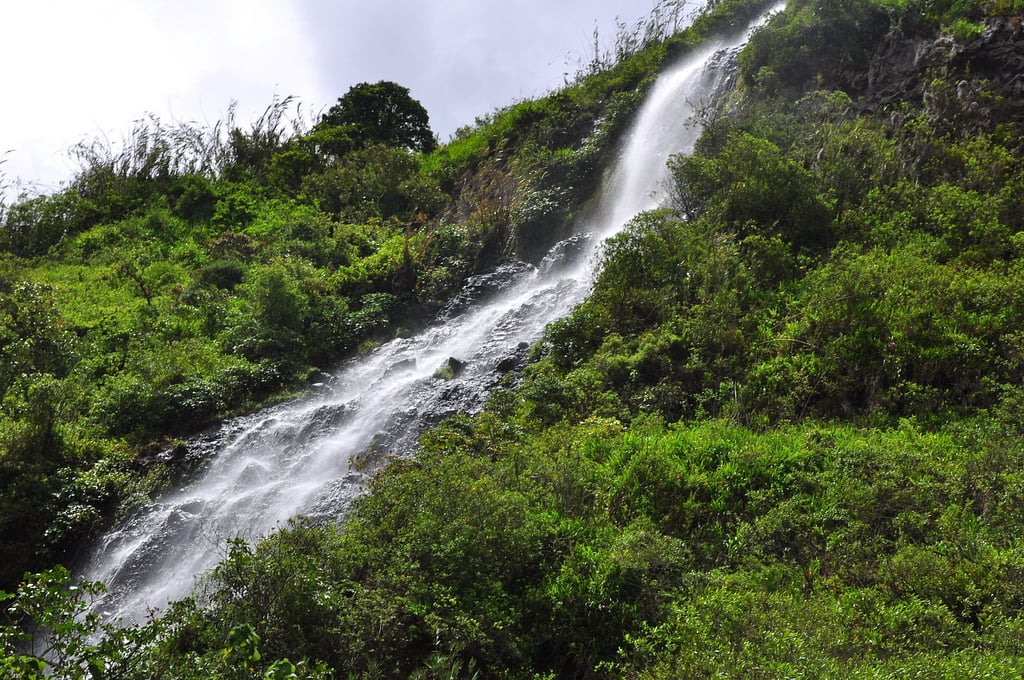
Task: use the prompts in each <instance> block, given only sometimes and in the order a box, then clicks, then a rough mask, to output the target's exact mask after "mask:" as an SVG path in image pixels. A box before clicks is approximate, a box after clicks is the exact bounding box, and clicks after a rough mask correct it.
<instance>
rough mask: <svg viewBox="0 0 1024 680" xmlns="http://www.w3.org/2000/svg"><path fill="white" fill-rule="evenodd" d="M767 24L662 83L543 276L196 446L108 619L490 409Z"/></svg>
mask: <svg viewBox="0 0 1024 680" xmlns="http://www.w3.org/2000/svg"><path fill="white" fill-rule="evenodd" d="M754 27H755V26H751V27H750V29H749V30H748V31H747V32H745V33H744V34H743V35H741V36H737V37H736V38H735V39H734V40H731V41H723V42H720V43H715V44H711V45H708V46H707V47H705V48H703V49H702V50H700V51H699V52H697V53H694V54H690V55H688V56H687V57H686V58H685V59H683V60H682V61H681V62H680V63H679V64H677V65H676V66H674V67H673V68H671V69H669V70H667V71H666V72H665V73H664V74H662V76H660V77H659V79H658V80H657V82H656V83H655V84H654V86H653V88H652V90H651V92H650V93H649V95H648V97H647V99H646V100H645V103H644V104H643V106H642V107H641V109H640V111H639V112H638V113H637V116H636V120H635V122H634V124H633V128H632V130H631V132H630V133H629V135H628V137H627V138H626V140H625V141H624V144H623V147H622V152H621V155H620V157H619V159H618V161H617V162H616V165H615V168H614V169H613V171H612V172H611V174H610V175H609V176H608V178H607V179H606V182H605V185H604V187H603V189H602V193H601V198H600V199H599V204H598V207H597V209H596V211H595V214H594V216H593V217H592V218H591V219H590V220H588V221H587V223H586V224H585V225H583V226H584V230H581V235H580V236H577V237H575V238H574V239H570V241H569V242H568V243H567V242H563V243H561V244H559V245H558V246H556V247H555V248H554V249H553V250H552V252H551V253H550V254H549V257H548V258H547V259H546V260H545V262H543V263H542V264H541V266H539V267H530V266H528V265H524V264H518V265H507V266H505V267H503V268H500V269H499V270H498V271H496V272H495V273H494V274H492V275H489V276H488V277H481V278H477V279H474V280H473V281H471V282H470V285H469V286H467V289H466V291H465V292H466V295H464V296H461V297H460V298H457V299H456V300H453V302H452V304H450V305H449V307H448V308H447V309H446V310H444V311H443V312H442V313H441V314H440V315H439V316H438V320H437V322H436V323H435V324H434V325H433V326H432V327H431V328H429V329H427V330H426V331H425V332H423V333H421V334H420V335H418V336H416V337H412V338H405V339H398V340H394V341H392V342H390V343H387V344H386V345H383V346H381V347H380V348H378V349H377V350H375V351H374V352H372V353H371V354H369V355H368V356H366V357H363V358H360V359H359V360H357V361H354V362H351V363H349V364H347V365H345V366H343V367H342V368H341V369H340V370H339V373H338V375H337V376H336V377H335V378H334V379H332V380H331V381H330V382H329V383H327V384H326V385H324V386H322V387H321V388H320V389H319V392H318V393H317V394H315V395H313V396H311V397H308V398H305V399H302V400H299V401H295V402H291V403H287V404H282V405H279V406H276V407H273V408H270V409H267V410H264V411H261V412H258V413H256V414H253V415H250V416H246V417H242V418H237V419H234V420H232V421H230V422H227V423H225V424H224V425H223V426H222V427H220V428H219V429H218V430H217V431H215V432H213V433H211V434H208V435H205V436H203V437H199V438H196V439H195V440H193V441H192V442H190V443H189V452H190V455H194V456H196V457H197V458H202V459H206V460H208V464H207V465H206V467H205V469H203V470H202V472H201V473H200V474H199V475H198V476H197V477H196V479H194V481H191V482H189V483H187V484H186V485H185V486H183V487H182V488H180V489H178V490H176V491H174V492H171V493H168V494H167V495H166V496H164V497H163V498H162V499H160V500H159V501H158V502H155V503H153V504H152V505H150V506H148V507H146V508H145V509H143V510H142V511H140V512H138V513H137V514H136V515H135V516H134V517H132V518H131V519H129V520H128V521H127V522H125V524H124V525H123V526H121V527H120V528H118V529H117V530H116V531H112V532H110V533H109V534H108V535H106V536H104V537H103V538H102V539H101V540H100V541H98V542H97V544H96V545H95V546H94V547H93V550H92V552H91V555H90V557H89V558H88V560H87V562H86V563H85V565H84V568H83V569H81V570H80V571H81V576H82V577H83V578H86V579H89V580H99V581H103V582H104V583H106V584H107V586H108V588H109V589H110V592H111V595H110V596H109V597H108V598H107V599H106V600H105V601H104V602H102V603H100V605H99V606H100V609H101V610H102V613H103V614H104V615H105V616H107V617H108V618H110V619H111V620H117V619H122V620H123V621H124V622H126V623H131V622H139V621H141V620H143V619H144V617H145V615H146V612H147V610H149V609H151V608H158V607H162V606H164V605H165V604H166V603H167V602H169V601H171V600H174V599H178V598H181V597H184V596H186V595H187V594H188V593H189V592H190V590H191V589H192V587H193V585H194V581H195V578H196V577H197V575H200V574H202V573H203V572H205V571H206V570H208V569H210V568H211V567H212V566H213V565H214V564H215V563H216V562H217V561H218V559H219V558H220V557H222V556H223V554H224V550H225V546H226V541H227V539H230V538H234V537H238V536H241V537H243V538H246V539H250V540H253V539H257V538H259V537H260V536H263V535H266V534H267V533H268V532H270V531H273V530H274V529H275V528H277V527H279V526H281V525H282V524H283V523H284V522H286V521H287V520H288V519H289V518H291V517H293V516H295V515H298V514H302V515H307V516H314V517H316V516H320V517H339V516H340V515H341V514H343V511H344V509H345V508H346V507H347V505H348V503H349V502H350V501H351V499H352V498H354V497H355V496H356V495H358V494H359V493H360V491H361V490H362V489H363V488H364V485H365V482H366V481H367V470H366V468H371V467H372V465H368V464H367V461H366V458H365V457H366V456H367V455H368V454H369V455H374V454H372V452H375V451H381V450H383V451H385V452H390V451H409V450H411V449H412V448H413V447H414V446H415V442H416V438H417V437H418V435H419V433H420V432H421V431H422V429H423V428H424V427H426V426H429V425H430V424H432V423H434V422H436V421H437V420H439V419H441V418H442V417H444V416H447V415H450V414H453V413H455V412H458V411H470V412H472V411H475V410H477V409H479V408H480V406H481V405H482V403H483V401H484V399H485V398H486V395H487V394H488V393H489V391H490V390H491V389H492V388H493V387H494V386H495V385H497V384H498V383H499V382H500V380H501V378H502V373H503V371H506V370H508V367H509V366H514V365H515V364H516V363H517V362H519V361H520V360H521V359H522V358H523V354H524V350H525V348H526V347H527V346H529V345H530V344H531V343H533V342H536V341H537V340H538V339H540V337H541V334H542V333H543V330H544V327H545V326H546V325H547V324H548V323H550V322H552V321H554V320H556V319H558V318H561V317H563V316H565V315H566V314H568V313H569V312H570V311H571V310H572V308H573V307H574V306H576V305H577V304H579V303H580V302H581V301H582V300H583V299H584V297H585V296H586V294H587V292H588V291H589V289H590V284H591V282H592V278H593V275H594V268H595V266H596V264H595V263H596V262H597V260H598V257H597V254H598V249H599V247H600V243H601V242H602V241H603V240H604V239H605V238H607V237H609V236H611V235H613V234H614V233H616V232H617V231H618V230H620V229H621V228H622V227H623V226H624V225H625V224H626V223H627V222H628V221H629V220H630V219H631V218H632V217H633V216H635V215H636V214H637V213H639V212H642V211H644V210H648V209H651V208H654V207H657V206H658V204H659V202H660V200H661V191H662V186H661V185H662V184H663V182H664V180H665V178H666V174H667V172H666V161H667V159H668V156H669V155H671V154H674V153H679V152H688V151H689V150H691V149H692V145H693V142H694V141H695V139H696V137H697V135H698V134H699V130H698V129H696V128H695V126H693V125H690V124H689V123H690V121H691V120H692V118H693V114H694V107H695V106H696V105H698V104H699V103H701V102H703V101H706V100H707V99H708V98H709V97H712V96H713V95H714V94H715V93H716V92H718V91H720V90H721V89H722V86H723V82H724V81H725V80H726V79H727V78H728V75H729V71H730V69H728V68H725V67H724V65H725V64H726V63H728V62H731V61H732V59H731V58H730V54H729V53H731V52H734V51H735V50H736V49H737V48H738V47H739V46H740V45H742V44H743V42H745V40H746V37H747V36H748V35H749V31H750V30H752V29H753V28H754ZM584 231H587V232H589V234H587V235H584V233H583V232H584ZM481 291H483V292H485V293H487V295H486V297H483V298H481V296H480V292H481ZM467 298H476V299H475V300H474V301H472V302H469V303H467ZM442 366H445V367H446V368H447V373H448V375H445V376H443V377H442V376H439V375H437V373H438V369H439V368H440V367H442Z"/></svg>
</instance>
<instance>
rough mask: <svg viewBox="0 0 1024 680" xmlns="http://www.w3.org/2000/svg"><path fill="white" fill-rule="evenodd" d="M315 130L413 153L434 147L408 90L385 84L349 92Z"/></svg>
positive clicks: (419, 108)
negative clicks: (346, 131) (337, 132)
mask: <svg viewBox="0 0 1024 680" xmlns="http://www.w3.org/2000/svg"><path fill="white" fill-rule="evenodd" d="M317 127H318V128H321V129H322V128H332V127H333V128H337V127H341V128H347V129H349V130H351V133H352V134H351V136H352V137H354V138H356V139H359V140H361V141H362V142H363V143H373V142H379V143H381V144H387V145H388V146H397V147H401V148H405V149H410V150H413V151H423V152H430V151H433V149H434V147H436V146H437V142H436V141H435V140H434V135H433V133H432V132H431V131H430V123H429V120H428V116H427V111H426V109H424V108H423V105H422V104H420V103H419V102H418V101H416V100H415V99H413V98H412V97H411V96H409V88H407V87H402V86H401V85H398V84H397V83H393V82H389V81H386V80H382V81H380V82H378V83H373V84H371V83H360V84H359V85H356V86H354V87H352V88H351V89H349V91H348V92H347V93H345V95H344V96H343V97H341V98H340V99H338V103H337V104H335V105H334V106H332V107H331V108H330V109H329V110H328V111H327V114H326V115H325V116H324V117H323V119H322V120H321V121H320V124H319V125H318V126H317Z"/></svg>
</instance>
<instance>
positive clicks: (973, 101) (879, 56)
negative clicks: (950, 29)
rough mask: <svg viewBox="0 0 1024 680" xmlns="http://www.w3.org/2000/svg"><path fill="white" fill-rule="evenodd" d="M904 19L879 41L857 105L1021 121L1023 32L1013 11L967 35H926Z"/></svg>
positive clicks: (946, 118)
mask: <svg viewBox="0 0 1024 680" xmlns="http://www.w3.org/2000/svg"><path fill="white" fill-rule="evenodd" d="M907 23H912V22H908V21H907V20H905V19H904V20H903V21H901V22H899V23H897V24H895V25H894V26H893V27H892V30H890V31H889V33H888V35H886V37H885V39H884V40H883V41H882V43H881V44H880V45H879V47H878V50H877V51H876V52H875V55H874V56H873V58H872V60H871V65H870V68H869V69H868V73H867V84H866V87H865V91H864V94H863V96H862V97H861V99H860V102H859V103H860V105H861V106H862V107H863V108H864V109H866V110H877V109H879V108H881V107H885V106H891V105H895V104H900V103H904V102H906V103H909V104H910V105H912V106H923V108H924V110H925V112H926V114H927V115H929V116H930V117H932V118H933V119H934V120H935V121H936V122H938V123H946V124H947V125H953V124H958V125H966V126H967V127H969V128H970V127H976V128H979V129H981V130H986V131H991V130H992V129H994V128H995V126H997V125H998V124H1000V123H1006V122H1011V121H1021V120H1022V119H1024V96H1022V95H1024V34H1022V31H1021V27H1022V24H1021V18H1020V17H993V18H990V19H988V20H987V21H986V22H985V27H984V30H983V31H982V32H981V34H980V35H979V36H978V37H976V38H974V39H971V40H968V41H958V40H957V39H955V38H954V37H953V36H951V35H945V34H944V35H941V36H939V37H938V38H935V37H934V34H930V35H929V34H926V33H925V32H924V31H923V30H922V27H921V26H920V25H910V26H908V25H907Z"/></svg>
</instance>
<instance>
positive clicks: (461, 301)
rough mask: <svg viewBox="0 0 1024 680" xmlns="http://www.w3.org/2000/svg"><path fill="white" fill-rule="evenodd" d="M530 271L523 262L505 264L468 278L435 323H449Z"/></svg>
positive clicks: (439, 313)
mask: <svg viewBox="0 0 1024 680" xmlns="http://www.w3.org/2000/svg"><path fill="white" fill-rule="evenodd" d="M532 269H533V267H531V266H530V265H529V264H527V263H525V262H518V261H516V262H506V263H505V264H502V265H500V266H498V268H497V269H495V270H494V271H492V272H486V273H484V274H477V275H476V276H471V277H469V278H468V279H466V283H465V284H463V286H462V290H460V291H459V292H458V294H457V295H455V297H453V298H452V299H451V300H449V301H448V304H447V305H445V307H444V309H442V310H441V311H440V312H438V314H437V317H436V321H439V322H445V321H450V320H452V319H454V318H455V317H457V316H460V315H461V314H463V313H464V312H465V311H466V310H467V309H469V308H470V307H472V306H473V305H475V304H477V303H480V302H482V301H484V300H487V299H488V298H490V297H491V296H492V295H494V294H495V293H498V292H500V291H502V290H504V289H506V288H508V287H509V286H510V285H512V284H513V283H515V282H516V281H518V280H519V279H520V278H521V277H522V276H524V275H525V274H526V273H527V272H529V271H531V270H532Z"/></svg>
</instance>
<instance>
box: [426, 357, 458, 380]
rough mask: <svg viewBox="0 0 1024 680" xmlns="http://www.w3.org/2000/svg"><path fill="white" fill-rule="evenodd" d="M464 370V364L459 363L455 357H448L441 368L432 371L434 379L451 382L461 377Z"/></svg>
mask: <svg viewBox="0 0 1024 680" xmlns="http://www.w3.org/2000/svg"><path fill="white" fill-rule="evenodd" d="M465 370H466V362H464V361H460V360H458V359H456V358H455V357H448V358H447V359H446V360H445V362H444V363H443V364H441V367H440V368H438V369H437V370H436V371H434V377H435V378H440V379H442V380H452V379H453V378H458V377H459V376H460V375H462V373H463V371H465Z"/></svg>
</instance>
